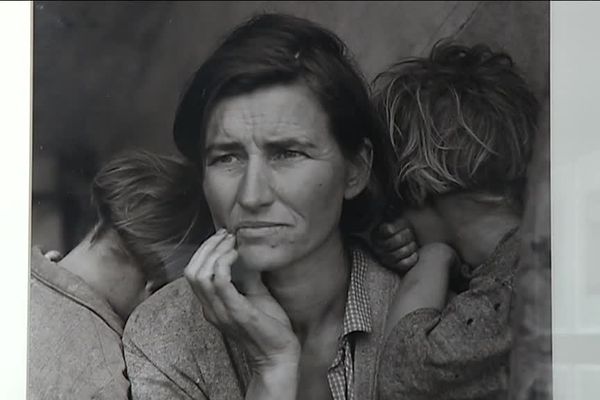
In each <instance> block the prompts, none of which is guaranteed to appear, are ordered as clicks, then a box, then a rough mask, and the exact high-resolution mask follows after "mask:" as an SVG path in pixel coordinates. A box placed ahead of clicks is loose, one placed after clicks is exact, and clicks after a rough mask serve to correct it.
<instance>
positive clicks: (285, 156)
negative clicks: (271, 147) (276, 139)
mask: <svg viewBox="0 0 600 400" xmlns="http://www.w3.org/2000/svg"><path fill="white" fill-rule="evenodd" d="M299 157H304V153H302V152H299V151H295V150H280V151H278V152H276V153H275V154H274V156H273V158H274V159H275V160H289V159H293V158H299Z"/></svg>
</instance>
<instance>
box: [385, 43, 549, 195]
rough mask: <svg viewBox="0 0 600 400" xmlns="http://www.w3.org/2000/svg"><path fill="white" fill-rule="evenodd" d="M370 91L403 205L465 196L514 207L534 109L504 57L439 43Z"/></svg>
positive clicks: (400, 65)
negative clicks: (392, 157)
mask: <svg viewBox="0 0 600 400" xmlns="http://www.w3.org/2000/svg"><path fill="white" fill-rule="evenodd" d="M376 84H377V87H378V92H377V95H376V103H377V106H378V107H379V109H380V112H381V114H382V116H383V117H384V118H385V120H386V121H385V122H386V124H387V127H388V134H389V137H390V140H391V143H392V145H393V148H394V151H395V155H396V157H395V165H394V171H393V172H394V174H393V176H394V187H395V189H396V192H397V194H398V195H399V196H400V198H401V201H402V202H405V203H407V204H410V205H412V206H421V205H423V204H424V203H425V201H426V200H427V199H429V198H431V197H433V196H438V195H441V194H446V193H451V192H463V193H466V192H468V193H473V194H478V195H480V196H482V197H485V198H487V199H499V200H502V201H509V202H511V203H515V204H520V201H521V194H522V189H523V185H524V182H525V177H526V169H527V165H528V161H529V158H530V154H531V147H532V141H533V135H534V132H535V130H536V124H537V117H538V108H539V106H538V102H537V100H536V98H535V96H534V95H533V93H532V92H531V90H530V88H529V87H528V85H527V83H526V82H525V80H524V79H523V78H522V77H521V76H520V75H519V73H518V71H517V70H516V68H515V66H514V63H513V61H512V59H511V58H510V56H508V55H507V54H505V53H497V52H493V51H492V50H490V48H488V47H487V46H484V45H476V46H473V47H465V46H459V45H456V44H452V43H444V42H441V43H438V44H437V45H436V46H434V48H433V50H432V51H431V54H430V55H429V56H428V57H424V58H410V59H407V60H404V61H401V62H399V63H397V64H395V65H393V66H392V67H391V68H390V69H389V70H388V71H386V72H384V73H382V74H380V75H379V76H378V78H377V80H376Z"/></svg>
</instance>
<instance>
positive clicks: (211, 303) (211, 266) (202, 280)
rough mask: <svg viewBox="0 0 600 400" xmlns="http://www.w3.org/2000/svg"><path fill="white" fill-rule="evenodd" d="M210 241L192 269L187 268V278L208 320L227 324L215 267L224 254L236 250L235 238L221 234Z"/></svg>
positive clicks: (204, 245)
mask: <svg viewBox="0 0 600 400" xmlns="http://www.w3.org/2000/svg"><path fill="white" fill-rule="evenodd" d="M209 240H210V242H209ZM209 240H207V241H206V242H205V243H204V244H203V245H202V246H201V249H200V250H199V251H197V252H196V254H195V259H194V260H193V261H190V265H191V267H190V265H188V267H190V268H186V271H185V277H186V279H187V280H188V282H189V283H190V285H191V287H192V289H193V291H194V293H195V294H196V296H197V297H198V299H199V300H200V302H201V303H202V308H203V313H204V315H205V316H206V319H207V320H208V321H210V322H212V323H227V322H228V321H229V318H228V313H227V308H226V307H225V305H224V304H223V302H222V300H221V299H220V298H219V297H218V296H217V295H216V294H215V287H214V279H215V267H216V264H217V262H218V260H220V259H221V257H222V256H223V255H224V254H226V253H228V252H231V251H232V250H233V249H234V245H235V237H234V236H233V235H231V234H228V233H226V232H219V233H218V234H215V235H214V236H213V237H211V238H210V239H209ZM192 264H193V265H192Z"/></svg>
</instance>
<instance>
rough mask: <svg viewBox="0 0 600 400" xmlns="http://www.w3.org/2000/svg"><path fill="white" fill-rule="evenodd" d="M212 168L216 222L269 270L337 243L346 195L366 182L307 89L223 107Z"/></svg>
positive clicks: (209, 156) (211, 134)
mask: <svg viewBox="0 0 600 400" xmlns="http://www.w3.org/2000/svg"><path fill="white" fill-rule="evenodd" d="M204 164H205V169H204V171H205V173H204V181H203V188H204V193H205V195H206V199H207V201H208V204H209V207H210V210H211V213H212V216H213V219H214V222H215V225H216V226H217V228H219V227H226V228H227V230H228V231H230V232H233V233H235V235H236V238H237V248H238V251H239V255H240V258H241V260H242V261H243V263H244V265H245V266H246V267H247V268H251V269H255V270H261V271H268V270H273V269H277V268H280V267H285V266H288V265H291V264H293V263H295V262H298V261H301V260H303V259H305V258H306V257H308V256H310V255H311V254H314V253H315V252H316V251H318V250H319V249H321V248H322V247H323V246H324V245H327V243H329V242H332V240H335V239H334V238H336V237H338V236H337V235H339V233H338V224H339V220H340V216H341V212H342V203H343V200H344V198H351V197H353V196H355V195H356V194H358V193H360V191H361V190H362V189H363V188H364V184H366V182H364V184H362V181H360V179H359V182H358V184H357V179H356V176H357V173H360V171H359V170H360V168H357V167H356V166H355V165H354V164H356V163H352V162H349V161H348V160H346V159H345V158H344V156H343V155H342V152H341V149H340V147H339V146H338V144H337V143H336V141H335V139H334V137H333V135H332V134H331V133H330V131H329V127H328V118H327V115H326V114H325V112H324V111H323V110H322V108H321V106H320V104H319V103H318V101H317V100H316V98H315V97H314V95H313V94H312V93H311V92H310V90H309V89H308V88H306V87H305V86H303V85H300V84H298V85H278V86H271V87H267V88H263V89H258V90H256V91H254V92H251V93H248V94H244V95H240V96H237V97H233V98H230V99H225V100H223V101H221V102H220V103H219V104H217V106H216V107H215V109H214V111H213V113H212V115H211V118H210V120H209V123H208V127H207V132H206V141H205V162H204ZM362 172H363V173H364V171H362ZM366 173H367V175H368V171H367V172H366ZM361 184H362V187H358V186H361Z"/></svg>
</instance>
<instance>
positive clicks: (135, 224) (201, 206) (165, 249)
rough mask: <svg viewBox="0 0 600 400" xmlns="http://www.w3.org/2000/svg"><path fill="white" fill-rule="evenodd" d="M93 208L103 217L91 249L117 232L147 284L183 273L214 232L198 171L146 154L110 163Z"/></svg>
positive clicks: (96, 186)
mask: <svg viewBox="0 0 600 400" xmlns="http://www.w3.org/2000/svg"><path fill="white" fill-rule="evenodd" d="M92 204H93V205H94V207H95V209H96V211H97V214H98V222H97V224H96V226H95V228H94V230H93V232H92V235H91V243H92V245H93V244H94V243H95V242H96V241H97V240H98V239H99V238H101V237H102V236H103V235H105V234H106V233H107V232H109V231H111V232H114V233H116V235H117V237H118V239H120V242H121V243H120V246H119V249H121V250H122V251H123V253H125V254H126V255H127V256H129V257H132V258H133V259H134V260H135V261H136V262H137V263H138V264H139V265H140V267H141V269H142V271H143V273H144V275H145V276H146V277H147V279H148V280H151V279H152V280H153V281H158V282H162V283H166V281H168V280H171V279H173V278H174V277H176V276H177V275H179V274H180V272H181V271H182V270H183V267H185V265H186V264H187V260H188V259H189V257H190V256H191V255H192V252H193V251H194V250H195V249H196V248H197V247H198V246H199V245H200V244H201V243H202V242H203V241H204V239H205V238H206V237H207V236H208V235H209V234H210V233H211V230H212V229H213V228H212V223H211V220H210V216H209V214H208V207H207V206H206V203H205V202H204V198H203V196H202V190H201V185H200V182H199V178H198V172H197V170H196V167H195V166H194V165H193V164H191V163H189V162H187V161H184V160H179V159H177V158H174V157H168V156H162V155H157V154H153V153H150V152H146V151H134V152H128V153H125V154H122V155H120V156H118V157H116V158H114V159H112V160H111V161H109V162H108V163H107V164H105V165H104V166H103V167H102V168H101V170H100V171H99V172H98V173H97V174H96V176H95V178H94V180H93V183H92ZM171 274H173V275H174V276H171Z"/></svg>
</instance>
